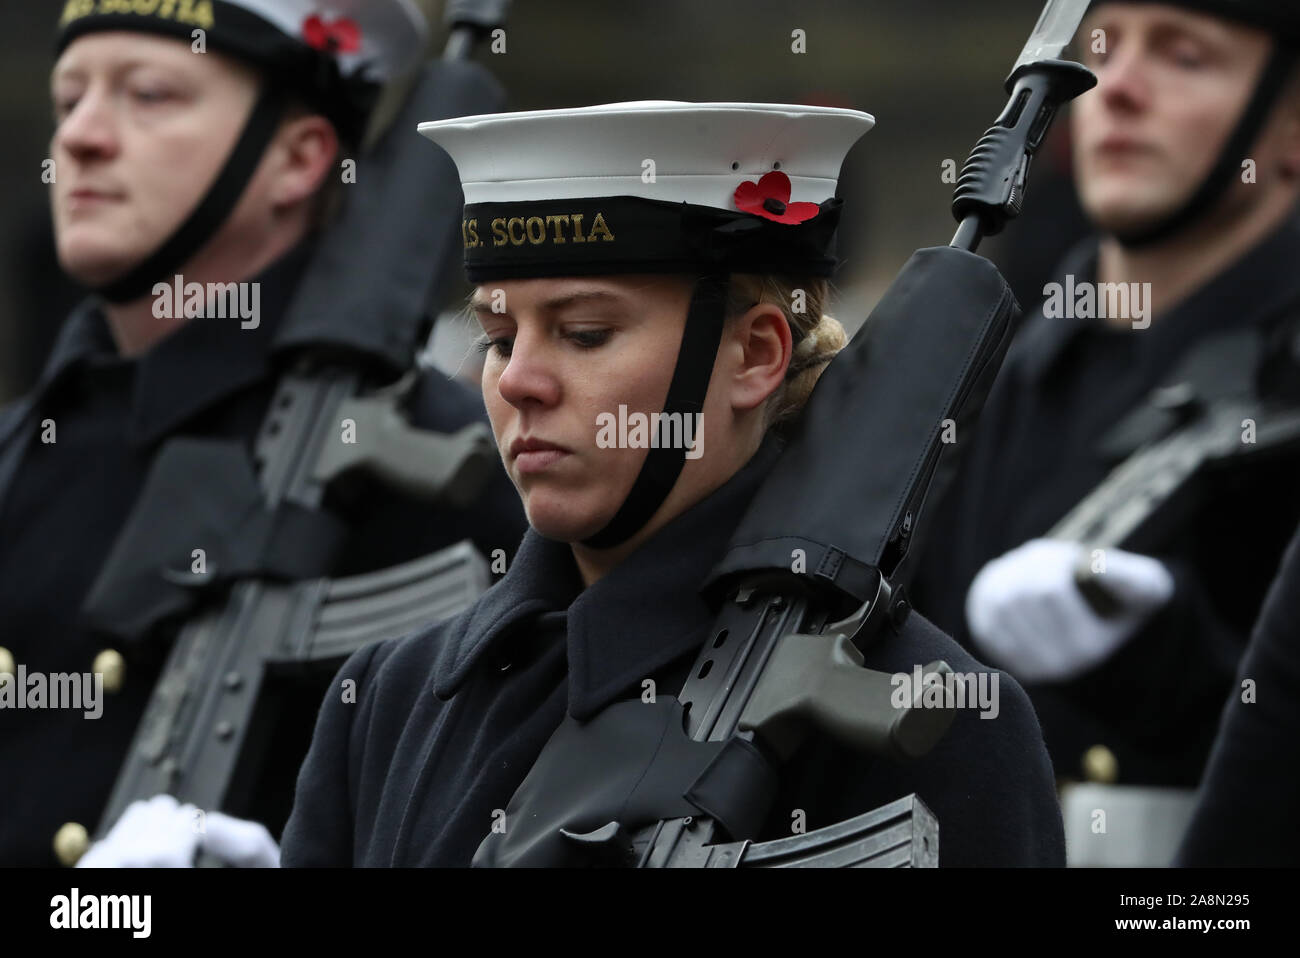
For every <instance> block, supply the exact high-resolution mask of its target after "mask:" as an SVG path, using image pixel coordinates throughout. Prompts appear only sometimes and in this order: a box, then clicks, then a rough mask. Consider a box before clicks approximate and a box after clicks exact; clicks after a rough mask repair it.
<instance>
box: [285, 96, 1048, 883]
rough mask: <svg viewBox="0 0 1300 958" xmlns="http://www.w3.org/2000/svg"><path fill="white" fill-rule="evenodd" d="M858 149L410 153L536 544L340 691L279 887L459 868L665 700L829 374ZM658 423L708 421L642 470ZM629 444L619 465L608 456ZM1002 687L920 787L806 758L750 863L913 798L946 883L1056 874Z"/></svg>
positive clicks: (748, 123) (531, 130) (341, 684)
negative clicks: (455, 230) (351, 875)
mask: <svg viewBox="0 0 1300 958" xmlns="http://www.w3.org/2000/svg"><path fill="white" fill-rule="evenodd" d="M871 125H872V119H871V117H869V116H867V115H866V114H863V113H858V112H856V111H852V110H841V109H830V108H824V107H806V106H782V105H772V104H730V103H728V104H713V103H699V104H697V103H677V102H644V103H622V104H610V105H605V106H596V107H587V108H578V109H567V110H550V111H540V112H534V113H514V114H502V115H500V116H495V117H492V116H488V117H470V118H466V119H464V120H450V121H442V122H436V123H429V124H425V125H424V126H422V127H421V131H422V132H423V133H424V134H425V135H426V136H428V137H429V138H430V139H431V140H433V141H434V142H435V143H437V144H438V145H439V146H441V147H443V148H444V149H445V150H446V151H447V152H448V153H450V154H451V155H452V158H453V159H454V160H455V161H456V164H457V167H458V169H459V171H460V175H461V180H462V183H463V186H464V191H465V200H466V208H465V220H464V233H463V238H464V245H465V259H466V272H467V275H468V277H469V279H470V281H471V282H473V283H475V284H476V285H477V287H478V289H477V292H476V294H475V298H474V303H473V306H474V310H475V313H476V315H477V318H478V322H479V323H480V325H481V327H482V330H483V346H484V348H485V349H486V351H487V358H486V368H485V372H484V377H483V393H484V399H485V402H486V404H487V406H488V412H489V417H490V418H491V421H492V426H493V431H494V433H495V435H496V440H497V444H498V446H499V447H500V449H501V452H502V455H503V457H504V458H505V461H506V464H507V469H508V471H509V473H510V476H511V478H512V479H513V480H514V482H515V484H516V486H517V487H518V490H519V495H520V497H521V498H522V500H523V503H524V508H525V510H526V512H527V515H528V519H529V523H530V525H531V530H530V531H529V532H528V533H527V534H526V535H525V538H524V542H523V544H522V545H521V546H520V552H519V555H518V556H517V557H516V559H515V562H514V563H513V564H512V566H511V567H510V569H509V571H508V572H507V574H506V576H505V578H504V579H503V580H502V581H501V582H499V583H498V584H497V585H495V586H493V587H492V588H491V589H490V590H489V591H488V592H487V594H486V595H484V596H483V597H482V598H481V599H480V600H479V601H478V602H477V603H476V604H475V605H474V606H473V607H472V608H471V609H470V610H469V611H467V612H466V613H465V614H463V615H461V616H459V617H457V618H456V619H454V620H451V621H449V622H447V623H443V624H440V625H439V626H436V627H434V628H431V629H429V630H427V631H426V632H425V633H424V634H421V635H417V636H414V637H410V638H407V639H404V640H399V641H393V642H387V643H383V644H381V645H377V646H372V647H371V648H368V649H366V650H365V651H363V652H361V653H358V654H357V655H354V656H353V657H352V658H351V659H350V660H349V661H348V662H347V664H346V665H345V666H344V668H343V670H342V672H341V673H340V674H339V677H338V680H337V682H336V684H335V687H334V689H332V690H331V691H330V693H329V694H328V695H327V696H326V698H325V701H324V704H323V706H322V710H321V715H320V719H319V724H318V726H317V729H316V734H315V737H314V740H313V742H312V746H311V751H310V753H309V755H308V758H307V761H306V762H305V763H304V765H303V768H302V772H301V775H300V778H299V782H298V788H297V793H296V798H295V804H294V810H293V813H292V815H291V817H290V819H289V823H288V825H287V826H286V829H285V837H284V844H283V853H284V854H283V862H284V864H286V865H296V866H298V865H371V866H375V865H382V866H402V865H425V866H439V865H445V866H467V865H470V864H471V862H472V861H478V860H479V859H478V858H477V857H476V849H477V850H478V856H483V855H484V854H485V851H484V848H480V843H484V839H485V837H487V836H489V834H490V833H491V834H493V835H494V837H495V835H497V834H499V833H500V829H499V828H498V827H495V826H498V825H500V817H501V815H502V814H504V812H503V810H504V809H505V808H506V807H507V805H508V804H509V803H510V801H511V796H512V795H513V794H514V793H515V792H516V789H518V788H519V786H520V783H521V782H522V781H523V780H524V778H525V776H526V775H527V774H528V773H529V770H530V769H531V768H533V766H534V763H535V762H536V761H537V759H538V756H539V753H540V752H541V751H542V749H543V746H544V745H545V743H546V742H547V740H548V739H549V738H550V737H551V735H552V733H554V732H555V731H556V729H557V727H559V726H560V725H561V723H562V721H564V720H565V716H566V714H567V715H568V716H570V717H572V719H574V720H576V721H577V722H579V723H582V722H587V721H588V720H590V719H592V718H593V717H594V716H596V715H597V714H599V713H601V712H602V711H603V710H604V709H606V708H607V707H610V706H612V705H615V704H616V703H622V702H627V701H629V700H631V701H633V702H635V701H637V699H638V698H639V697H641V696H643V695H645V694H646V690H647V689H648V688H653V689H654V694H655V695H656V696H673V695H675V694H676V693H677V691H678V690H679V689H681V688H682V683H683V682H684V680H685V679H686V677H687V675H688V674H689V673H690V671H691V667H692V663H693V661H694V659H695V656H696V654H697V652H698V651H699V649H700V647H701V645H702V644H703V643H704V642H705V641H706V640H709V639H710V633H711V628H712V622H713V618H714V614H715V612H716V611H717V610H716V605H715V604H713V603H711V602H710V600H708V599H706V598H705V597H704V596H702V595H701V594H700V589H701V586H702V585H703V583H704V580H705V578H706V576H707V575H708V573H709V570H710V569H711V568H712V567H713V566H714V564H715V563H716V562H717V561H718V560H719V559H720V558H721V557H722V556H723V554H725V552H726V549H727V543H728V539H729V537H730V536H731V534H732V532H733V531H734V529H735V527H736V525H737V523H738V522H739V521H740V518H741V516H742V515H743V513H744V511H745V508H746V505H747V504H748V503H749V502H750V500H751V499H752V498H753V496H754V494H755V492H756V490H757V489H758V488H759V487H760V485H761V484H762V481H763V478H764V476H765V475H766V474H767V473H768V472H769V471H770V469H771V467H772V465H773V463H774V462H775V461H776V459H777V457H778V455H779V453H780V449H781V445H782V438H781V435H782V430H783V429H784V428H786V427H787V425H788V423H790V422H792V421H795V420H797V417H798V415H799V411H800V409H801V408H802V407H803V404H804V402H805V400H806V399H807V397H808V395H809V393H810V392H811V390H812V387H813V385H814V383H815V382H816V379H817V377H818V375H820V373H821V371H822V369H823V368H824V367H825V366H826V364H827V363H828V362H829V361H830V360H831V359H832V357H833V356H834V355H835V354H836V352H838V351H839V349H840V348H841V347H842V346H843V345H844V341H845V339H844V331H843V329H842V327H840V325H839V324H838V323H836V322H835V321H834V320H832V319H830V318H829V317H825V316H824V315H823V308H824V306H825V303H826V299H827V282H826V277H827V276H828V275H829V274H830V271H831V269H832V268H833V267H834V265H835V262H834V259H833V257H832V255H831V251H830V242H831V238H832V235H833V233H834V229H835V226H836V223H837V221H838V218H839V212H840V209H839V201H838V200H836V199H834V192H835V188H836V182H837V179H838V176H839V170H840V166H841V163H842V160H843V158H844V155H845V153H847V151H848V150H849V148H850V147H851V146H852V145H853V144H854V143H855V142H856V141H857V140H858V138H859V137H860V136H862V134H864V133H865V132H866V131H867V130H868V129H869V128H870V127H871ZM520 144H527V149H521V148H520ZM647 157H650V158H653V160H654V164H655V171H654V175H653V176H645V175H643V174H644V173H645V171H646V170H647V167H646V166H645V165H644V162H643V161H644V160H645V159H646V158H647ZM670 383H671V384H672V389H671V391H670ZM665 397H670V398H669V399H668V400H666V399H665ZM673 406H675V407H676V408H684V409H687V410H692V409H694V410H699V413H698V414H697V413H689V414H685V415H688V417H694V419H695V420H696V424H697V425H696V427H695V431H694V432H693V433H692V435H691V436H685V435H682V434H680V433H679V434H678V438H677V440H676V442H675V445H672V446H665V445H657V447H655V448H649V449H647V448H646V447H647V445H648V443H649V440H648V436H647V434H646V430H645V425H644V424H645V422H646V421H647V420H648V417H650V416H652V415H660V414H661V412H660V411H661V410H664V411H666V410H667V409H668V408H670V407H673ZM674 415H678V416H681V415H684V414H682V413H674ZM638 421H640V422H641V423H642V427H641V431H640V433H639V435H638V433H637V432H636V431H635V430H636V427H635V425H632V426H630V427H629V429H628V430H627V431H626V434H623V430H622V427H621V426H620V427H618V428H614V424H615V423H623V422H626V423H630V424H635V423H636V422H638ZM602 422H603V423H604V424H605V427H606V428H607V429H608V432H605V433H602V431H601V424H602ZM699 430H702V432H701V431H699ZM844 441H845V442H849V443H851V442H853V437H852V436H845V437H844ZM810 494H814V495H815V494H816V491H815V489H810ZM845 508H846V510H847V512H846V518H845V521H846V522H849V521H852V511H851V510H852V504H849V503H846V504H845ZM936 659H944V660H946V661H947V662H948V663H949V664H950V665H951V666H952V668H953V669H954V670H956V671H987V670H986V669H985V668H984V667H983V666H981V665H980V664H979V663H977V662H976V661H974V660H973V659H972V658H971V657H970V656H969V655H968V654H967V653H965V652H963V651H962V650H961V649H959V648H958V647H957V646H956V645H955V644H954V643H953V642H952V641H951V640H950V639H949V638H948V637H947V636H945V635H944V634H943V633H941V632H940V631H939V630H937V629H935V628H934V627H933V626H932V625H930V624H929V623H928V622H926V621H925V620H924V619H922V618H921V617H920V616H917V615H912V616H911V617H910V618H907V619H906V620H905V622H904V623H903V624H902V625H901V627H900V628H899V631H898V632H897V633H895V632H893V631H892V630H891V631H889V632H888V634H885V635H882V637H881V640H880V641H879V643H878V644H875V645H873V646H872V648H871V649H870V651H869V652H868V654H867V662H866V665H867V666H868V667H870V668H875V669H879V670H882V671H887V672H893V673H898V672H907V673H910V672H911V670H912V669H913V667H914V666H920V665H922V664H924V663H927V662H930V661H933V660H936ZM1000 678H1001V685H1000V695H999V697H998V698H999V703H998V710H997V714H996V716H994V715H987V716H985V717H983V718H982V717H981V716H980V714H979V713H978V711H977V710H975V709H964V710H960V711H961V714H960V715H958V717H957V718H956V720H955V722H954V724H953V726H952V728H951V729H950V731H949V732H948V733H947V735H946V736H945V737H944V738H943V739H942V741H941V742H940V743H939V745H938V746H937V747H936V748H935V749H934V751H933V752H931V753H930V754H929V755H927V756H926V757H925V758H923V759H921V760H918V761H916V762H913V763H911V764H907V765H895V764H892V763H889V762H886V761H884V760H873V759H866V758H863V757H862V756H860V755H846V754H845V751H846V750H844V749H842V748H838V747H833V746H831V745H830V743H828V742H824V741H817V742H813V743H810V744H809V747H808V748H806V749H804V750H802V751H801V752H800V753H798V754H797V756H796V757H795V759H794V760H793V761H792V763H791V764H790V765H788V766H786V768H785V769H784V770H783V774H782V778H781V781H782V786H783V787H782V790H781V792H780V795H779V797H778V799H777V801H776V805H775V807H774V810H773V811H772V812H771V817H770V820H769V821H768V822H767V824H766V827H765V829H764V834H763V835H762V836H760V837H785V836H789V835H791V834H792V827H794V828H797V827H798V825H799V821H800V818H801V817H803V819H804V824H806V827H807V829H808V830H812V829H814V828H817V827H820V826H823V825H827V824H831V823H834V822H838V821H841V820H843V819H846V818H849V817H851V816H854V815H857V814H859V813H862V812H864V811H867V810H870V809H873V808H876V807H878V806H880V805H883V804H885V803H887V802H889V801H892V800H894V799H897V798H900V797H902V796H905V795H907V794H909V793H912V792H915V793H918V794H919V795H920V797H921V798H922V799H923V801H924V802H925V803H926V804H927V805H928V806H929V808H930V809H931V810H932V811H933V812H934V814H935V816H936V817H937V819H938V821H939V828H940V835H941V837H940V850H939V863H940V864H941V865H1011V864H1015V865H1059V864H1062V863H1063V852H1064V849H1063V840H1062V833H1061V822H1060V814H1059V810H1058V808H1057V804H1056V798H1055V792H1054V786H1053V781H1052V777H1051V770H1050V765H1049V762H1048V759H1047V755H1046V752H1045V750H1044V746H1043V743H1042V738H1041V734H1040V732H1039V729H1038V725H1037V722H1036V721H1035V718H1034V715H1033V712H1032V710H1031V709H1030V707H1029V705H1028V701H1027V699H1026V697H1025V695H1024V693H1023V691H1022V690H1021V689H1020V688H1019V686H1017V685H1016V684H1015V683H1014V681H1011V680H1010V679H1009V678H1008V677H1006V676H1000ZM345 688H355V691H356V696H355V701H351V702H350V701H348V700H347V699H346V697H345V696H343V695H341V694H340V693H341V690H342V689H345ZM591 771H593V772H594V773H595V774H597V775H599V774H600V772H599V770H594V769H593V770H591ZM597 791H598V789H597ZM620 813H621V809H614V810H613V811H612V814H620ZM603 820H604V819H602V821H603ZM623 824H624V825H626V826H627V827H629V828H633V827H636V826H637V825H638V824H644V823H639V822H633V821H623ZM517 827H520V826H519V825H518V824H512V823H506V825H505V828H506V830H507V831H509V829H511V828H517ZM511 834H513V833H511ZM484 847H486V843H484ZM486 854H487V857H489V858H491V857H492V852H491V851H490V850H489V851H488V852H487V853H486ZM547 863H550V864H554V863H555V862H554V861H551V860H549V859H548V861H547Z"/></svg>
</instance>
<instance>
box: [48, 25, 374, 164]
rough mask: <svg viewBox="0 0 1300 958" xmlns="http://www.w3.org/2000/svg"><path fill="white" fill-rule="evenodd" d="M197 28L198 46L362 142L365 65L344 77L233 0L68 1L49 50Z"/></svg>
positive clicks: (184, 35) (368, 90) (319, 54)
mask: <svg viewBox="0 0 1300 958" xmlns="http://www.w3.org/2000/svg"><path fill="white" fill-rule="evenodd" d="M144 10H147V11H148V12H141V11H144ZM200 29H201V30H202V31H203V42H204V49H210V50H215V51H217V52H218V53H224V54H227V55H228V56H232V57H235V58H237V59H239V60H241V61H243V62H244V63H247V64H250V65H251V66H254V67H256V68H258V69H259V70H260V71H262V73H263V74H264V75H265V77H266V78H267V79H268V80H269V81H270V82H272V83H275V84H278V85H280V86H283V87H285V88H286V89H288V90H290V91H292V92H293V93H294V94H296V95H297V96H300V97H302V99H303V100H305V101H306V102H307V103H308V104H309V105H310V106H311V108H312V109H313V110H318V111H319V112H321V113H322V114H324V115H325V116H327V117H329V119H330V122H332V123H333V124H334V126H335V127H336V128H337V129H338V131H339V135H340V136H342V137H343V138H344V139H345V140H348V141H349V142H352V143H356V142H359V141H360V139H361V137H362V135H363V134H364V133H365V126H366V121H367V119H368V116H369V113H370V110H371V109H372V108H373V107H374V104H375V101H376V99H377V98H378V95H379V92H380V85H379V84H377V83H374V82H371V81H369V80H366V79H365V78H364V76H363V74H364V72H365V71H364V69H362V70H359V71H357V73H356V74H355V75H352V76H349V77H344V76H343V74H342V73H341V71H340V70H339V63H338V60H337V59H336V58H335V57H334V55H333V54H332V53H330V52H328V51H325V50H318V49H316V48H314V47H312V46H309V45H308V44H307V42H306V40H305V39H303V38H301V37H292V36H290V35H289V34H287V33H285V32H284V31H283V30H281V29H280V28H279V27H277V26H276V25H275V24H273V23H271V22H269V21H267V20H264V19H263V18H262V17H260V16H258V15H257V14H256V13H253V12H252V11H251V10H248V9H246V8H244V7H242V6H239V5H238V4H234V3H226V2H224V0H204V3H203V4H202V5H199V4H197V3H183V2H177V3H163V2H159V3H154V4H152V5H146V6H145V7H139V5H138V4H132V3H131V2H130V0H119V2H117V3H113V2H112V0H71V2H69V3H68V4H67V5H66V6H65V8H64V13H63V18H62V20H61V21H60V29H59V34H58V38H57V41H56V44H55V52H56V55H57V54H61V53H62V52H63V51H64V50H65V49H67V47H68V45H69V44H71V43H72V42H73V41H74V40H76V39H77V38H78V37H81V36H85V35H86V34H88V33H96V32H101V31H107V30H127V31H131V32H134V33H148V34H153V35H155V36H162V37H173V38H175V39H177V40H180V41H182V42H184V43H186V44H192V43H193V42H194V31H195V30H200Z"/></svg>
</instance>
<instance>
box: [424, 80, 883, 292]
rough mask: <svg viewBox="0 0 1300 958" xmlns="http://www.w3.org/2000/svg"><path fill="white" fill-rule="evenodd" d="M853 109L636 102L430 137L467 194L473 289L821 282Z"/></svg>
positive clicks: (859, 116)
mask: <svg viewBox="0 0 1300 958" xmlns="http://www.w3.org/2000/svg"><path fill="white" fill-rule="evenodd" d="M874 123H875V121H874V119H873V118H872V117H871V116H870V115H869V114H866V113H861V112H859V111H857V110H845V109H837V108H832V107H818V106H800V105H788V104H772V103H684V102H673V101H640V102H633V103H610V104H603V105H600V106H590V107H580V108H575V109H564V110H540V111H531V112H523V113H500V114H490V115H485V116H471V117H461V118H457V119H450V120H439V121H436V122H432V123H423V124H421V125H420V127H419V131H420V133H422V134H423V135H424V136H426V137H428V138H429V139H430V140H432V141H433V142H434V143H436V144H438V145H439V146H441V147H442V148H443V149H444V150H446V151H447V152H448V153H449V154H450V155H451V158H452V159H453V160H454V161H455V163H456V166H457V169H458V170H459V172H460V178H461V183H462V186H463V188H464V192H465V216H464V221H463V223H462V239H463V241H464V246H465V262H466V272H467V274H468V275H469V279H470V281H471V282H476V283H478V282H485V281H488V280H494V279H512V278H523V277H530V276H556V275H584V274H594V273H615V272H692V271H698V270H707V271H723V272H779V273H787V274H795V275H801V274H802V275H812V276H822V275H828V274H829V273H830V272H831V270H832V269H833V268H834V264H835V261H834V257H833V255H832V250H831V239H832V236H833V233H834V230H835V226H836V223H837V222H838V217H839V206H840V204H839V201H838V200H836V199H835V189H836V184H837V181H838V179H839V173H840V167H841V165H842V163H843V160H844V157H845V155H846V154H847V153H848V151H849V149H850V148H851V147H852V146H853V144H854V143H855V142H857V140H858V139H859V137H861V136H862V135H863V134H864V133H866V132H867V131H868V130H870V129H871V127H872V126H873V125H874Z"/></svg>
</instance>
